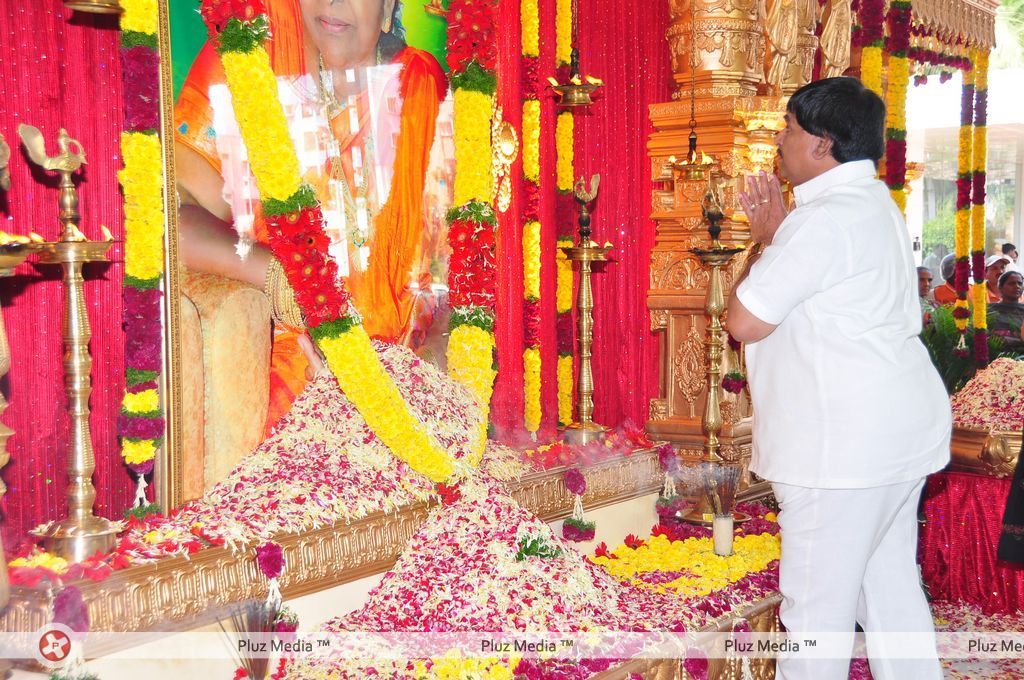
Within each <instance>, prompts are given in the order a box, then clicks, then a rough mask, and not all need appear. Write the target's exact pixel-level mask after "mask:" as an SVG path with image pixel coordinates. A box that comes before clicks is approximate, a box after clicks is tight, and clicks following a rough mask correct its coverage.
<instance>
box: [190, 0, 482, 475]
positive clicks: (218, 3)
mask: <svg viewBox="0 0 1024 680" xmlns="http://www.w3.org/2000/svg"><path fill="white" fill-rule="evenodd" d="M201 13H202V15H203V19H204V20H205V21H206V24H207V26H208V28H209V31H210V34H211V36H212V37H213V38H214V39H215V40H216V44H217V52H218V54H220V58H221V63H222V65H223V67H224V73H225V76H226V79H227V84H228V89H229V90H230V92H231V97H232V104H233V107H234V112H235V118H236V119H237V121H238V125H239V129H240V130H241V134H242V139H243V141H244V142H245V145H246V149H247V150H248V153H249V164H250V167H251V170H252V174H253V176H254V177H255V179H256V185H257V188H258V189H259V194H260V199H261V201H262V204H263V214H264V215H265V216H266V221H267V231H268V234H269V242H270V249H271V252H272V253H273V254H274V256H275V257H276V258H277V259H278V260H279V261H280V263H281V266H282V268H283V269H284V272H285V276H286V278H287V280H288V283H289V284H291V286H292V288H293V289H294V290H295V299H296V302H297V303H298V305H299V308H300V309H301V311H302V315H303V320H304V321H305V324H306V326H307V328H308V329H309V333H310V335H311V336H312V337H313V339H314V340H315V341H316V342H317V345H318V346H319V347H320V350H321V351H322V352H323V354H324V357H325V358H326V360H327V365H328V366H329V367H330V369H331V371H332V372H333V374H334V376H335V377H336V378H337V380H338V384H339V385H340V387H341V389H342V391H344V393H345V395H346V396H347V397H348V398H349V400H350V401H351V402H352V403H353V405H355V407H356V409H357V410H358V411H359V413H360V415H362V416H363V418H364V420H366V424H367V425H368V426H369V428H370V429H371V430H372V431H373V433H374V434H375V435H376V436H377V437H378V438H379V439H380V440H381V442H382V443H384V445H385V446H387V447H388V448H389V449H390V450H391V452H392V453H393V454H394V455H395V456H396V457H398V458H399V459H400V460H402V461H404V462H405V463H407V464H408V465H409V467H410V468H412V469H413V470H414V471H416V472H418V473H420V474H422V475H425V476H426V477H428V478H429V479H431V480H433V481H435V482H441V481H444V480H446V479H448V478H449V477H451V476H452V475H453V474H454V473H455V471H456V470H455V462H454V460H453V456H452V455H451V453H450V452H449V451H447V450H445V449H444V448H442V447H441V446H440V445H439V444H438V443H437V441H436V440H435V438H434V437H433V436H432V435H431V434H430V432H429V431H428V430H427V428H426V426H425V425H424V424H423V423H422V422H421V421H420V420H419V418H417V416H416V415H414V414H413V413H412V411H411V410H410V409H409V406H408V404H407V403H406V402H405V400H404V399H403V397H402V395H401V393H400V392H399V391H398V388H397V386H396V385H395V383H394V381H393V380H392V379H391V377H390V376H389V375H388V374H387V372H386V371H385V370H384V367H383V365H382V364H381V362H380V358H379V357H378V356H377V353H376V351H375V350H374V348H373V345H372V344H371V343H370V337H369V335H367V333H366V330H365V329H364V328H363V326H362V323H361V319H360V317H359V314H358V312H357V311H356V310H355V308H354V307H353V306H352V305H351V304H350V295H349V293H348V291H347V290H346V289H345V287H344V285H343V283H342V282H341V280H340V279H339V277H338V276H337V274H338V266H337V263H336V262H335V261H334V260H333V258H331V257H330V256H329V255H328V254H327V252H328V245H329V238H328V236H327V234H326V233H325V232H324V229H323V219H324V218H323V214H322V212H321V209H320V204H319V202H318V201H317V199H316V196H315V194H314V192H313V189H312V188H311V187H309V186H308V185H306V184H304V183H303V182H302V180H301V178H300V176H299V161H298V157H297V155H296V152H295V147H294V144H293V143H292V141H291V138H290V137H289V132H288V124H287V121H286V119H285V114H284V109H283V107H282V105H281V103H280V101H279V100H278V97H277V81H276V79H275V76H274V72H273V70H272V69H271V67H270V57H269V55H268V54H267V51H266V49H265V47H264V43H265V42H266V41H267V40H268V39H269V38H270V28H269V20H268V18H267V15H266V8H265V6H264V5H263V2H262V0H247V1H243V2H239V1H237V0H236V1H235V2H225V1H224V0H204V1H203V5H202V10H201ZM469 92H473V93H476V92H475V91H472V90H470V91H469ZM484 99H485V100H486V101H487V102H490V97H489V96H484ZM474 101H475V98H474ZM459 104H460V102H459V99H458V96H457V97H456V109H458V108H459ZM463 106H465V102H463ZM489 130H490V128H489V125H488V126H485V133H484V134H485V135H489ZM477 132H478V131H477V130H475V129H472V130H468V131H465V132H463V135H462V136H463V138H464V139H465V138H467V137H474V136H475V133H477ZM458 139H459V138H458V136H457V144H458ZM459 153H460V152H459V150H458V148H457V149H456V155H457V160H458V157H459ZM461 153H462V154H463V155H465V154H466V153H468V152H466V151H462V152H461ZM489 182H490V174H489V173H487V175H486V179H485V180H484V189H483V191H482V192H481V193H483V194H484V196H483V198H484V199H487V198H489V196H490V183H489ZM479 184H480V181H479V180H478V179H477V178H476V177H475V176H471V177H468V178H464V179H463V180H462V183H461V184H460V183H459V181H458V179H457V180H456V184H455V194H456V204H457V205H461V204H463V203H465V202H468V200H469V199H470V198H472V197H473V195H474V194H475V193H476V192H477V191H478V190H479ZM460 198H462V199H463V200H462V201H460V200H459V199H460ZM483 444H484V442H483V440H481V441H480V447H482V446H483ZM481 454H482V451H481V452H474V456H473V458H475V459H476V460H479V455H481Z"/></svg>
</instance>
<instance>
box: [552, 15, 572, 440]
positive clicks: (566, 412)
mask: <svg viewBox="0 0 1024 680" xmlns="http://www.w3.org/2000/svg"><path fill="white" fill-rule="evenodd" d="M576 19H577V17H575V16H574V15H573V3H572V0H558V3H557V15H556V19H555V36H556V39H555V45H556V47H555V61H556V64H557V65H558V67H559V68H560V69H561V70H565V67H567V66H568V65H569V63H570V61H571V59H572V50H573V44H572V43H573V39H574V37H575V36H574V35H573V33H574V31H573V26H574V24H575V22H576ZM566 80H568V77H560V78H559V82H564V81H566ZM575 141H576V140H575V120H574V118H573V114H572V109H566V110H564V111H561V112H559V114H558V119H557V121H556V124H555V152H556V153H557V154H558V156H557V160H556V163H555V177H556V184H557V188H558V194H557V195H556V197H555V201H556V204H555V220H556V224H555V229H556V231H557V233H558V237H557V239H556V242H555V313H556V316H555V339H556V343H557V351H558V366H557V368H556V376H555V377H556V380H555V382H556V389H557V392H558V424H559V425H562V426H565V425H571V424H572V421H573V413H572V411H573V408H572V395H573V387H574V379H575V376H574V374H573V323H572V291H573V268H572V262H571V261H570V260H569V259H568V258H567V257H566V256H565V253H563V252H562V248H566V247H570V246H572V245H573V217H574V214H575V199H574V198H573V195H572V186H573V178H574V177H575V174H576V169H575V166H574V162H575V155H574V153H575V149H574V147H575Z"/></svg>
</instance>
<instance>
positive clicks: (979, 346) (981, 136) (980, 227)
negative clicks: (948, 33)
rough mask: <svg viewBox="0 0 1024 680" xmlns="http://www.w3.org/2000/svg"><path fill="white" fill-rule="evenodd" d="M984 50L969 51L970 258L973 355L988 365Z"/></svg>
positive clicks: (985, 57) (981, 362) (986, 97)
mask: <svg viewBox="0 0 1024 680" xmlns="http://www.w3.org/2000/svg"><path fill="white" fill-rule="evenodd" d="M988 57H989V53H988V50H985V49H979V48H974V49H972V50H971V62H972V63H973V64H974V71H973V73H974V132H973V135H972V138H971V147H972V153H971V157H972V159H973V160H972V163H971V260H972V263H971V264H972V267H971V268H972V269H973V273H974V285H973V286H972V292H973V294H974V356H975V359H976V361H977V364H978V366H979V367H984V366H986V365H987V364H988V323H987V318H986V317H987V313H986V312H987V309H988V290H987V287H986V285H985V166H986V160H987V158H986V156H987V151H988V141H987V132H988V127H987V123H988Z"/></svg>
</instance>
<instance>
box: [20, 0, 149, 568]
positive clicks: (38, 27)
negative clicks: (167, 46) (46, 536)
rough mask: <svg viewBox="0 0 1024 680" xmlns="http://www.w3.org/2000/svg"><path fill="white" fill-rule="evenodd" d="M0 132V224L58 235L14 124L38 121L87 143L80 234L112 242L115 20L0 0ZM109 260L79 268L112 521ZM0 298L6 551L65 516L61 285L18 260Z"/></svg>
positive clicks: (50, 187) (51, 2) (113, 333)
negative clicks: (4, 187)
mask: <svg viewBox="0 0 1024 680" xmlns="http://www.w3.org/2000/svg"><path fill="white" fill-rule="evenodd" d="M0 7H2V10H0V54H2V55H3V56H2V57H0V84H2V85H0V87H2V89H3V96H2V97H0V134H3V136H4V138H5V139H6V140H7V143H8V144H9V145H10V147H11V151H12V153H11V156H12V158H11V168H10V169H11V182H12V186H11V190H10V192H8V193H7V194H6V195H4V194H2V193H0V229H2V230H3V231H6V232H9V233H18V234H27V233H28V232H30V231H36V232H38V233H39V234H41V235H42V236H44V237H45V238H47V239H54V238H56V237H57V236H58V234H59V224H58V222H57V212H58V208H57V180H56V177H53V176H51V175H48V174H44V173H42V172H40V171H38V170H37V169H36V168H35V166H32V165H31V164H30V163H29V161H28V158H27V157H26V156H25V154H24V151H23V150H22V149H21V146H20V140H19V138H18V133H17V128H18V125H19V124H22V123H25V124H29V125H34V126H36V127H38V128H39V129H40V130H41V131H42V132H43V135H44V137H45V138H46V140H47V144H48V149H47V150H48V151H49V153H51V154H53V153H56V142H55V140H56V136H57V131H58V130H59V129H60V128H61V127H63V128H65V129H67V131H68V133H69V134H70V135H71V136H72V137H73V138H75V139H77V140H79V141H80V142H81V143H82V146H83V147H84V148H85V153H86V158H87V160H88V164H87V165H86V166H84V171H83V172H82V173H81V178H80V179H79V180H77V181H78V185H79V199H80V205H79V209H80V211H81V213H82V223H81V225H80V226H81V228H82V231H84V232H85V234H86V235H87V236H89V237H90V238H100V225H101V224H103V225H106V226H107V227H108V228H109V229H110V230H111V232H113V233H114V236H115V237H116V238H118V239H120V238H121V237H122V234H123V215H122V208H121V194H120V188H119V187H118V184H117V170H118V169H119V167H120V151H119V145H118V134H119V132H120V129H121V124H122V116H121V80H120V78H121V75H120V74H121V68H120V64H119V59H118V31H117V20H116V19H115V18H111V17H96V16H95V15H82V14H74V15H73V13H72V12H71V11H70V10H67V9H65V8H64V7H63V5H62V4H61V2H60V1H59V0H34V1H33V2H21V1H15V0H0ZM110 257H111V259H112V260H113V262H112V263H111V264H109V265H90V266H89V267H87V268H86V272H85V278H86V284H85V293H86V298H87V301H88V314H89V321H90V323H91V325H92V342H91V345H90V347H91V350H92V356H93V372H92V374H93V390H92V399H91V404H90V405H91V409H92V416H91V424H92V435H93V444H94V449H95V456H96V474H95V476H94V481H95V484H96V489H97V497H96V506H95V509H96V511H97V513H99V514H102V515H106V516H108V517H115V516H120V514H121V512H122V510H123V509H124V508H125V507H127V506H128V505H130V503H131V499H132V496H133V491H134V487H133V483H132V480H131V478H130V477H129V475H128V474H127V472H126V471H125V468H124V466H123V465H122V464H121V462H120V456H119V449H118V443H117V437H116V431H115V428H116V421H117V413H118V409H119V408H120V400H121V392H122V390H123V387H124V378H123V373H124V361H123V345H124V337H123V334H122V332H121V278H122V272H123V265H122V260H123V257H122V250H121V248H120V246H119V245H115V246H114V248H112V249H111V252H110ZM0 303H2V305H3V317H4V323H5V325H6V329H7V336H8V340H9V342H10V348H11V357H12V361H11V370H10V373H9V374H8V376H7V379H6V380H5V381H4V383H5V384H4V385H3V391H4V394H5V395H6V396H7V398H8V400H9V401H10V406H9V407H8V409H7V411H6V412H5V413H4V414H3V421H4V422H5V423H6V424H7V425H8V426H10V427H11V428H12V429H13V430H14V436H13V437H11V439H10V440H9V441H8V443H7V450H8V452H9V453H10V456H11V460H10V463H8V464H7V465H6V466H5V467H4V468H3V470H2V473H0V474H2V476H3V479H4V481H5V483H6V484H7V493H6V495H5V496H4V499H3V503H4V506H5V507H4V512H3V519H2V525H0V526H2V532H3V540H4V546H5V548H6V549H7V550H8V551H10V550H11V549H12V548H14V547H16V544H17V543H18V542H19V541H20V540H21V539H22V537H23V536H24V535H25V532H26V531H27V530H29V529H31V528H32V527H34V526H36V525H37V524H39V523H41V522H44V521H46V520H49V519H53V518H56V517H62V516H64V515H65V514H66V510H67V502H66V499H65V492H66V488H67V473H66V470H67V435H68V418H67V411H66V404H67V400H66V398H65V395H64V381H63V367H62V363H61V357H62V353H63V340H62V331H61V325H62V318H63V310H64V303H63V288H62V284H61V283H60V277H59V272H57V271H55V270H54V269H52V268H49V267H47V268H45V269H44V268H37V267H35V266H33V265H30V264H25V265H21V266H20V267H19V268H18V270H17V271H16V276H14V277H12V278H8V279H2V280H0Z"/></svg>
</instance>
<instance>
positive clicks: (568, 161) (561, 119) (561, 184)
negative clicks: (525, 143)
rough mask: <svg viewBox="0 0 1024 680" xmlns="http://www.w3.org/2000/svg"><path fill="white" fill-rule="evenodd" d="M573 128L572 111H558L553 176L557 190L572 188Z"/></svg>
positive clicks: (569, 189)
mask: <svg viewBox="0 0 1024 680" xmlns="http://www.w3.org/2000/svg"><path fill="white" fill-rule="evenodd" d="M573 129H574V125H573V117H572V111H560V112H559V113H558V119H557V121H556V122H555V150H556V152H557V154H558V156H557V158H556V160H555V177H556V179H557V185H558V190H559V191H571V190H572V183H573V165H572V164H573Z"/></svg>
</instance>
